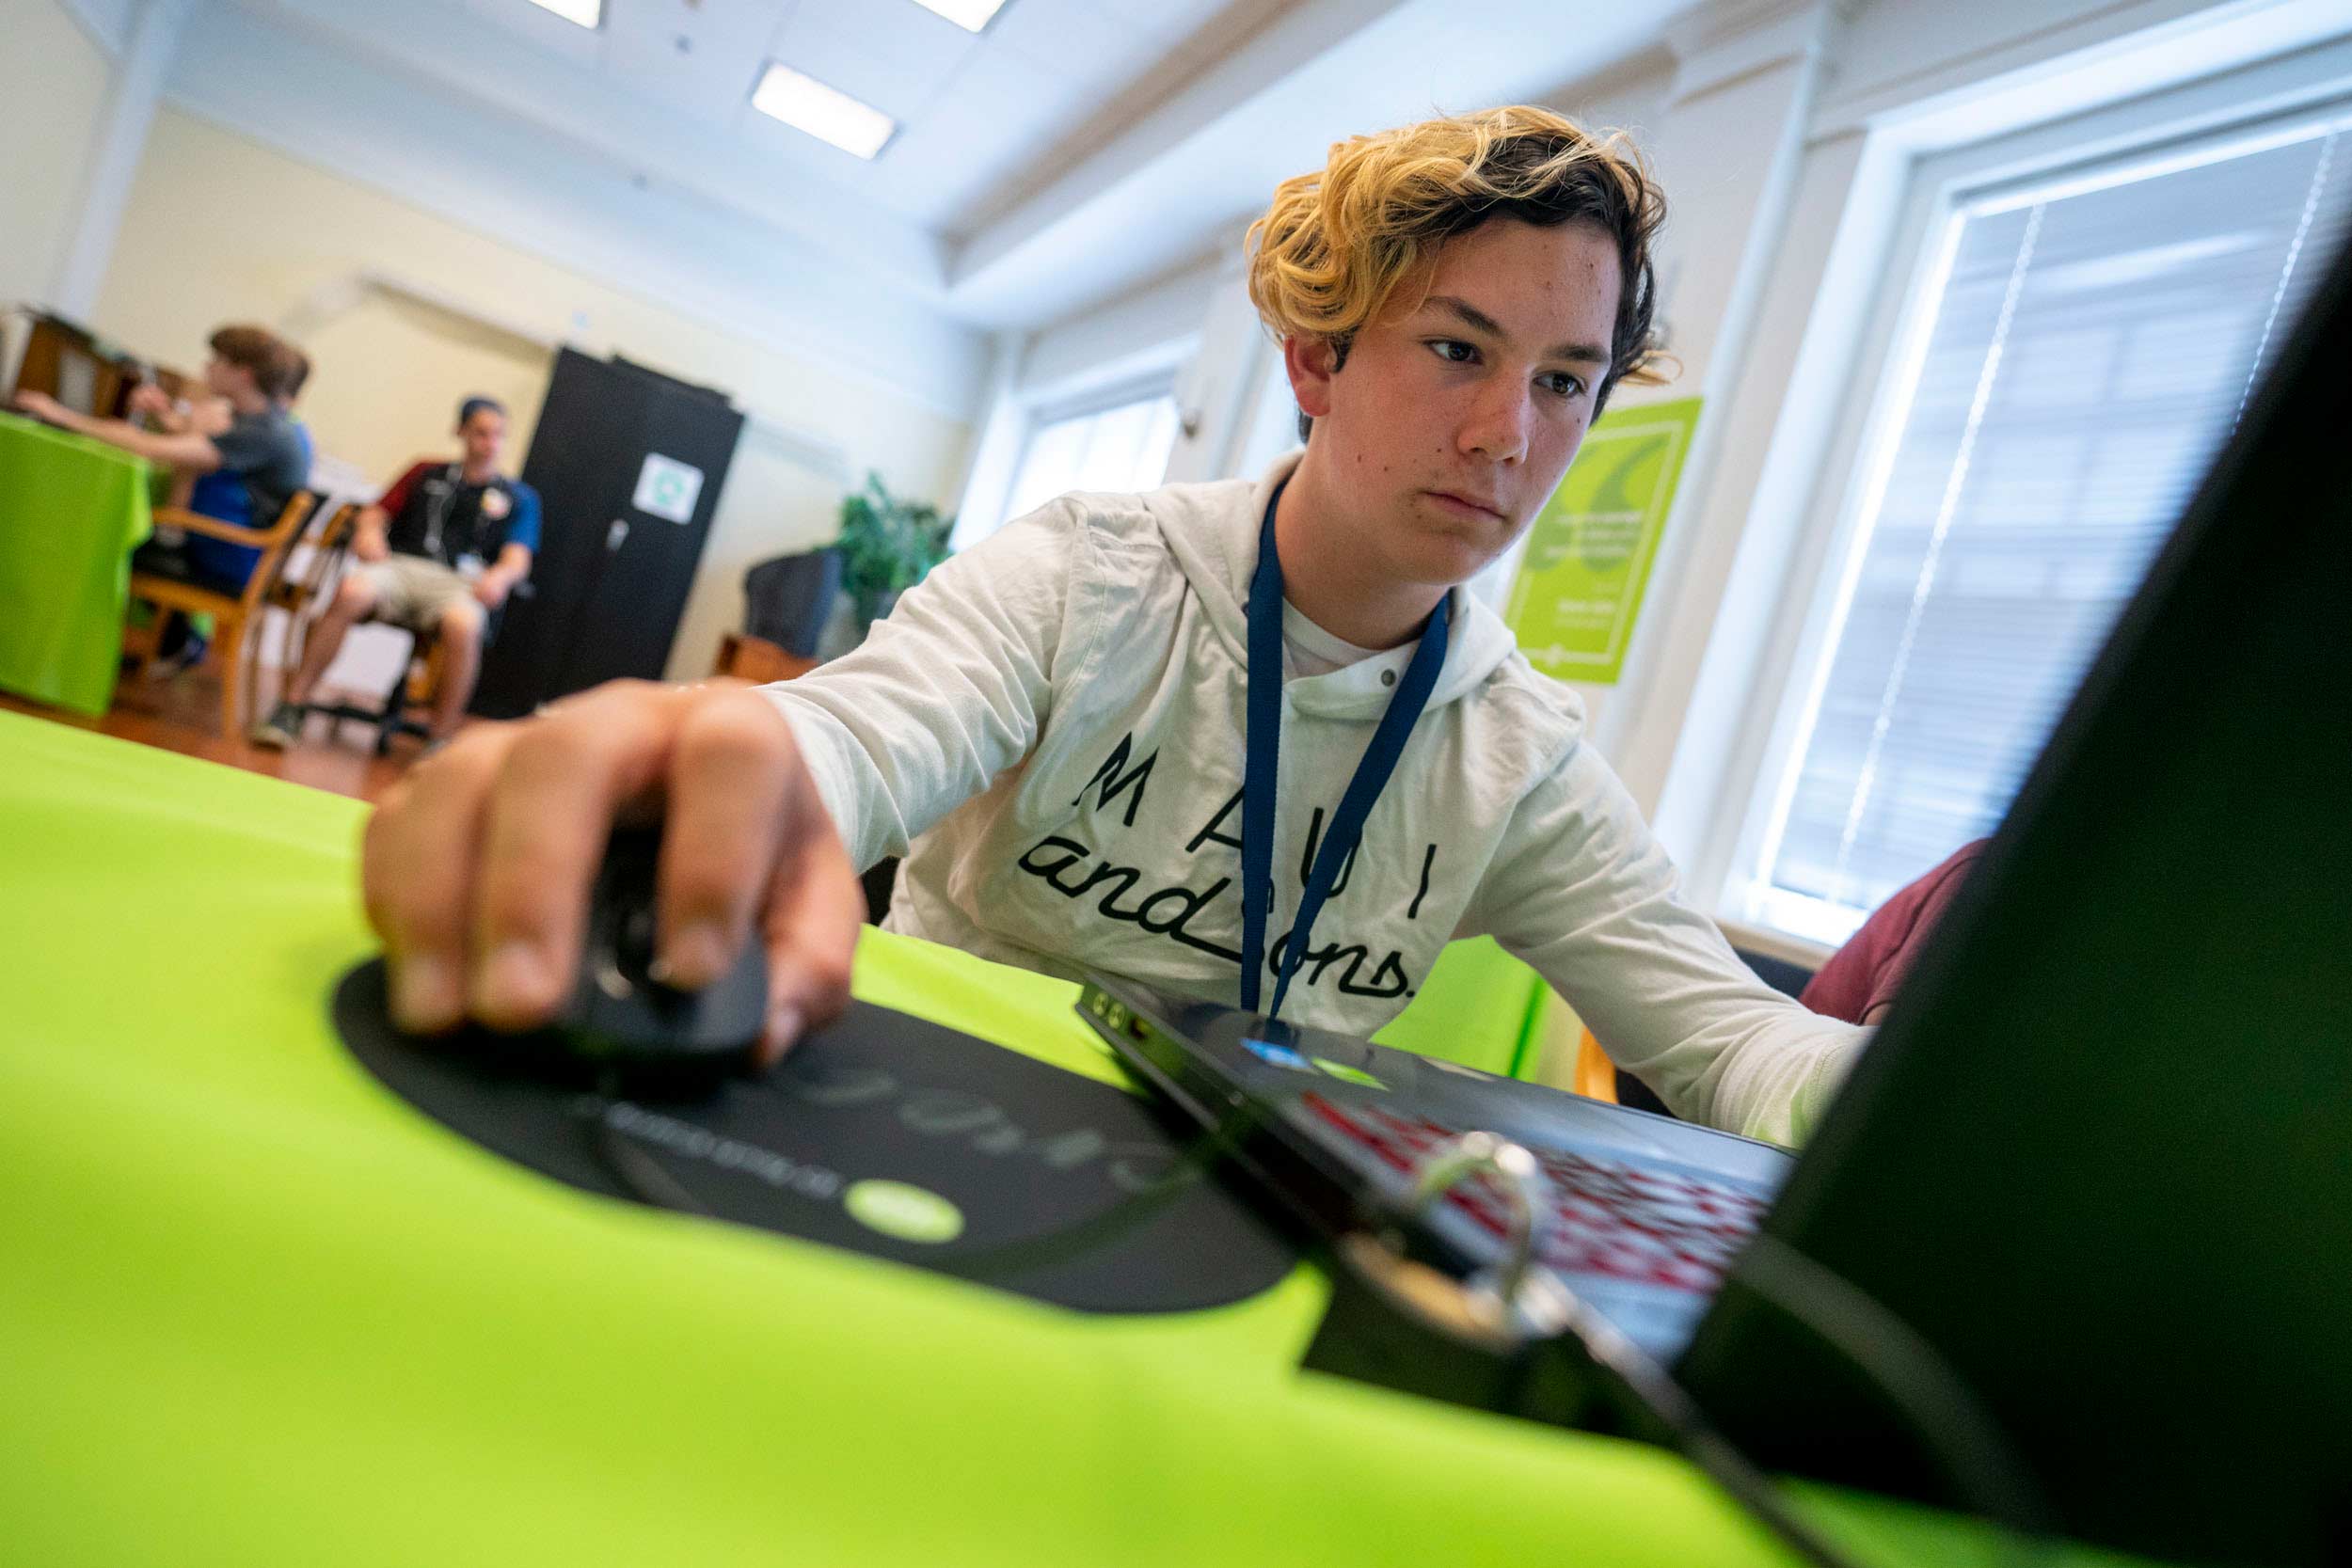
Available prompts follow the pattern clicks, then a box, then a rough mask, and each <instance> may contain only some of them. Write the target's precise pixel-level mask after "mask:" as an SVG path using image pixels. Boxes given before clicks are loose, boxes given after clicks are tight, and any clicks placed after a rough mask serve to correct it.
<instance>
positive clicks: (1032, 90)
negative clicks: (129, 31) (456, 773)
mask: <svg viewBox="0 0 2352 1568" xmlns="http://www.w3.org/2000/svg"><path fill="white" fill-rule="evenodd" d="M231 3H233V4H235V5H237V6H238V7H239V8H241V9H243V10H244V11H245V12H246V13H247V14H249V15H252V16H254V17H255V18H256V19H258V20H262V21H265V22H267V23H268V24H272V25H275V26H279V27H283V28H287V29H291V30H294V31H296V32H298V33H301V34H304V35H307V36H308V37H310V39H311V40H313V41H315V42H318V43H322V44H326V45H329V46H331V47H333V48H334V49H336V50H338V51H340V52H342V53H345V54H348V55H354V56H356V57H358V58H361V59H364V60H366V61H367V62H369V64H370V65H371V66H372V67H373V68H377V69H389V70H391V71H396V72H405V73H406V74H408V75H410V76H413V77H415V78H418V79H420V80H422V81H425V82H428V83H430V84H431V85H433V86H434V87H437V88H438V89H440V90H443V91H454V92H457V93H461V94H465V95H468V96H469V97H472V98H475V99H478V100H480V101H481V102H482V103H485V105H486V106H489V107H492V108H495V109H497V110H500V111H501V112H503V113H504V114H506V115H508V116H511V117H515V118H517V119H522V120H524V121H527V122H529V123H531V124H532V125H533V126H534V127H535V128H537V129H538V130H540V131H542V132H545V133H549V134H553V135H557V136H560V137H562V138H564V139H565V140H566V141H567V142H569V143H571V144H573V145H575V146H578V147H581V148H583V149H585V150H590V151H592V152H594V153H596V154H597V155H598V156H600V157H602V158H604V159H607V160H610V161H611V162H612V164H614V165H617V166H619V167H620V168H622V169H624V170H626V171H627V172H628V174H630V175H631V176H632V177H634V178H635V179H637V180H639V181H640V182H646V181H651V182H661V183H664V184H668V185H670V186H673V187H675V188H677V189H679V190H681V191H684V192H689V193H691V194H692V195H693V196H695V197H697V198H701V199H703V200H705V201H707V202H711V203H716V204H717V205H719V206H721V207H723V208H731V209H734V210H735V211H736V212H738V213H739V214H743V215H747V216H750V217H753V218H755V219H757V220H759V221H761V222H762V223H764V224H766V225H768V226H770V227H771V228H772V229H776V230H782V231H783V233H784V234H785V235H787V236H788V237H790V238H793V239H796V240H802V241H806V242H808V243H810V244H811V245H815V246H816V247H818V249H820V250H822V251H826V252H829V253H831V254H834V255H835V256H836V257H838V258H840V259H843V260H845V261H848V262H849V263H850V264H851V265H853V266H855V267H856V268H858V269H859V271H860V275H861V276H864V277H870V278H871V279H872V280H873V281H875V282H877V283H880V284H884V285H888V286H893V287H896V288H898V289H900V290H903V291H906V292H908V293H913V294H914V295H916V296H917V297H920V298H922V299H924V300H926V301H927V302H929V303H930V305H932V306H933V307H935V308H937V309H942V310H944V311H945V312H946V313H947V314H948V315H949V316H951V317H953V318H955V319H958V320H961V321H963V322H966V323H969V324H972V325H983V326H997V325H1030V324H1034V323H1037V322H1040V321H1043V320H1048V319H1052V318H1055V317H1058V316H1061V315H1066V314H1068V313H1070V312H1071V311H1073V310H1074V309H1081V308H1083V307H1085V306H1086V305H1088V304H1089V303H1091V302H1093V301H1096V300H1099V299H1101V298H1102V297H1104V295H1105V294H1106V293H1111V292H1113V291H1115V290H1117V289H1120V288H1121V287H1124V286H1127V285H1130V284H1132V283H1134V282H1136V281H1138V280H1140V279H1143V278H1147V277H1152V275H1154V274H1155V273H1161V272H1165V271H1167V270H1168V268H1169V267H1170V266H1172V265H1175V264H1179V263H1181V262H1183V261H1187V260H1190V259H1191V258H1193V257H1196V256H1198V255H1200V253H1201V252H1202V251H1203V249H1204V248H1205V247H1207V246H1208V245H1211V244H1213V243H1215V242H1216V241H1217V240H1218V239H1219V238H1220V237H1221V236H1222V234H1223V233H1224V231H1225V230H1229V229H1230V228H1231V227H1232V226H1233V225H1234V224H1235V223H1237V222H1239V221H1240V220H1242V219H1244V218H1246V217H1247V216H1248V214H1249V213H1250V212H1251V211H1252V210H1254V208H1255V207H1256V206H1257V205H1258V204H1260V203H1262V202H1263V199H1264V196H1265V192H1266V191H1267V190H1268V189H1269V188H1270V187H1271V185H1272V183H1273V182H1274V180H1275V179H1276V178H1279V176H1280V175H1282V174H1285V173H1290V172H1295V169H1296V168H1298V167H1304V166H1310V165H1311V164H1313V163H1316V162H1319V161H1320V159H1321V156H1322V151H1323V149H1324V147H1325V146H1327V144H1328V143H1329V142H1330V141H1331V140H1332V139H1334V138H1336V137H1337V136H1339V135H1344V134H1346V133H1347V132H1349V131H1355V130H1365V129H1371V128H1375V127H1376V126H1379V125H1383V124H1392V123H1397V122H1399V121H1402V120H1406V119H1413V118H1416V117H1417V116H1419V115H1422V114H1427V113H1430V112H1433V111H1435V110H1438V109H1461V108H1468V107H1475V106H1479V105H1482V104H1485V103H1495V102H1502V101H1506V100H1509V99H1514V98H1523V97H1530V96H1536V95H1540V94H1543V93H1546V92H1548V91H1549V90H1550V89H1553V88H1556V87H1559V86H1561V85H1563V84H1565V83H1567V82H1570V81H1574V80H1577V79H1579V78H1581V77H1584V76H1589V75H1591V74H1592V73H1594V72H1595V71H1600V70H1603V69H1605V68H1607V67H1608V66H1610V65H1611V64H1613V62H1615V61H1618V60H1621V59H1624V58H1625V57H1627V56H1628V55H1633V54H1636V53H1638V52H1640V51H1642V50H1644V49H1645V48H1649V47H1653V46H1655V44H1656V43H1657V42H1658V40H1659V39H1660V38H1661V36H1662V35H1663V31H1664V28H1665V25H1666V23H1667V22H1668V20H1669V19H1670V17H1671V15H1672V14H1673V13H1674V12H1676V11H1677V10H1679V9H1682V8H1685V7H1687V6H1688V5H1689V4H1690V3H1691V0H1007V4H1006V6H1005V8H1004V9H1003V10H1001V11H1000V12H999V13H998V14H997V17H996V19H995V21H994V22H993V24H991V25H990V26H989V28H988V29H987V30H986V31H985V32H984V33H982V34H980V35H977V36H975V35H973V34H971V33H967V32H965V31H964V30H963V29H961V27H958V26H956V25H955V24H952V23H949V22H947V21H946V20H944V19H942V18H940V17H938V16H936V15H934V14H933V13H931V12H930V11H929V10H927V9H925V8H922V7H920V6H917V5H915V4H914V0H605V21H604V25H603V26H602V27H601V28H598V29H596V30H595V31H590V30H588V29H584V28H580V27H578V26H575V25H574V24H570V23H568V22H565V21H564V20H563V19H561V18H559V17H557V16H555V15H553V14H552V13H550V12H548V11H546V10H543V9H541V8H538V7H535V6H533V5H532V4H530V3H529V0H231ZM1718 3H1721V0H1718ZM770 60H776V61H780V62H782V63H783V64H785V65H788V66H791V67H793V68H794V69H796V70H799V71H803V72H805V73H807V74H808V75H811V76H814V77H817V78H818V79H819V80H820V81H823V82H826V83H828V84H830V85H832V86H834V87H837V88H839V89H841V90H842V91H844V92H847V93H850V94H851V95H852V96H854V97H857V98H861V99H864V100H865V101H866V102H867V103H871V104H873V105H874V106H876V107H877V108H880V109H882V110H883V111H885V112H886V113H888V114H890V115H891V116H893V117H894V118H896V119H898V121H899V126H900V129H899V131H898V134H897V135H895V136H894V137H893V138H892V140H891V142H890V144H889V145H888V146H887V147H885V148H884V149H883V150H882V153H881V154H880V155H879V156H878V157H876V158H875V159H873V160H872V161H870V162H868V161H866V160H862V159H859V158H855V157H852V156H851V155H850V154H848V153H846V152H842V151H839V150H835V149H834V148H832V147H829V146H827V145H825V144H824V143H822V142H819V141H818V140H816V139H815V138H813V137H811V136H808V135H803V133H801V132H799V131H796V130H793V129H792V128H790V127H789V126H786V125H784V124H781V123H779V122H777V121H775V120H772V119H769V118H768V117H766V116H764V115H761V114H759V113H757V112H755V111H754V110H753V109H752V108H751V105H750V100H751V93H752V89H753V87H754V86H755V84H756V82H757V81H758V79H759V77H760V75H761V73H762V71H764V70H765V68H766V65H767V63H768V62H769V61H770Z"/></svg>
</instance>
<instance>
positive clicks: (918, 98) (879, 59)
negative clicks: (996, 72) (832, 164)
mask: <svg viewBox="0 0 2352 1568" xmlns="http://www.w3.org/2000/svg"><path fill="white" fill-rule="evenodd" d="M860 15H863V16H866V18H867V21H866V24H863V25H861V24H859V23H858V22H857V16H860ZM933 24H936V25H937V26H938V27H939V28H940V29H941V30H942V31H944V33H945V34H946V35H951V36H948V37H944V38H943V37H940V36H938V35H937V34H934V33H933V31H932V26H933ZM979 42H980V40H977V39H976V38H974V37H973V36H972V35H971V34H969V33H966V32H964V31H963V30H962V29H961V28H960V27H956V26H953V25H951V24H946V23H941V22H940V20H939V19H938V18H937V17H935V16H932V15H931V14H930V12H929V11H926V10H924V9H923V8H921V7H920V6H916V5H913V4H909V3H908V0H877V3H876V4H875V5H874V6H873V7H872V8H871V9H870V11H860V12H857V13H854V14H853V15H852V16H851V17H850V18H849V19H847V24H846V25H845V24H844V19H843V18H841V17H838V16H835V15H833V14H830V13H829V12H828V11H827V10H826V9H825V8H823V6H822V5H821V4H820V0H803V4H802V5H801V6H800V7H798V8H796V9H795V10H794V11H793V13H792V14H791V15H790V16H789V17H787V19H786V20H785V23H784V25H783V26H781V27H780V28H778V29H777V30H776V33H775V37H774V40H773V41H772V42H771V44H770V46H769V49H770V54H771V56H772V57H773V58H774V59H776V60H778V61H780V62H781V63H783V64H785V65H788V66H790V67H791V68H792V69H793V70H795V71H801V72H803V74H806V75H810V76H814V77H816V78H817V79H818V81H820V82H823V83H825V84H826V85H827V86H829V87H838V88H839V89H840V90H841V91H843V92H846V93H848V94H849V95H850V97H852V98H858V99H863V100H864V101H865V102H866V103H871V104H872V105H874V107H876V108H878V109H880V110H882V111H883V112H884V113H885V114H888V115H890V116H892V117H893V118H895V119H898V120H899V121H900V122H902V123H903V122H905V121H907V120H909V119H912V118H914V115H916V114H917V113H918V112H919V111H921V110H922V109H923V107H924V106H925V105H926V104H928V103H930V101H931V100H932V99H933V98H935V97H936V96H937V95H938V94H939V91H940V89H941V88H942V87H945V86H946V84H947V82H948V81H949V80H950V79H951V78H953V77H954V76H955V75H956V74H957V73H958V71H960V70H961V68H962V66H963V65H964V64H965V62H966V61H967V60H968V59H969V58H970V57H971V56H972V55H973V53H974V51H975V50H977V48H978V46H979Z"/></svg>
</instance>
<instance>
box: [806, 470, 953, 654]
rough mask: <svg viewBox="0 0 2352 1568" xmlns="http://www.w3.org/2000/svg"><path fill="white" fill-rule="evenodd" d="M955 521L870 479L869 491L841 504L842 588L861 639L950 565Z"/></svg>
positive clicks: (838, 545) (876, 478)
mask: <svg viewBox="0 0 2352 1568" xmlns="http://www.w3.org/2000/svg"><path fill="white" fill-rule="evenodd" d="M955 521H956V520H955V519H954V518H953V517H944V516H942V515H940V512H939V508H937V507H935V506H932V505H930V503H929V502H926V501H910V500H902V499H899V498H898V497H896V496H893V495H892V494H891V493H890V492H889V491H888V490H887V489H885V488H883V486H882V476H881V475H880V474H877V473H870V472H869V473H868V474H867V475H866V488H865V489H863V490H854V491H851V492H850V494H849V495H847V496H844V497H843V498H842V499H841V537H840V538H839V539H838V540H836V541H835V542H834V548H835V549H838V550H839V551H840V552H841V587H842V590H843V591H844V592H845V593H847V594H849V595H850V605H851V606H852V607H853V609H854V610H855V612H856V615H857V619H858V625H859V629H860V632H861V634H862V633H863V631H864V628H866V627H867V626H872V625H873V624H874V623H875V622H876V621H879V620H881V619H882V617H883V616H885V615H887V614H889V613H890V607H891V606H892V605H894V604H896V603H898V595H899V594H903V593H905V592H906V591H907V590H908V589H910V588H912V587H914V585H915V584H916V583H918V582H920V581H922V580H923V574H924V573H926V572H928V571H930V569H931V568H932V567H934V566H936V565H938V564H939V563H940V562H943V561H945V560H946V559H947V533H948V531H949V530H950V529H952V528H954V527H955Z"/></svg>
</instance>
